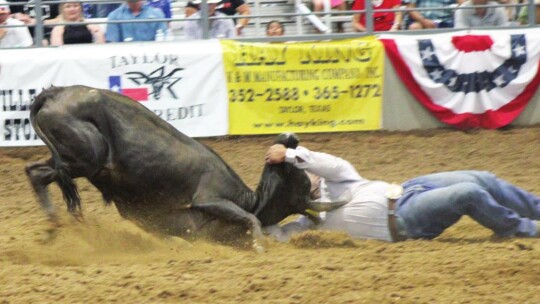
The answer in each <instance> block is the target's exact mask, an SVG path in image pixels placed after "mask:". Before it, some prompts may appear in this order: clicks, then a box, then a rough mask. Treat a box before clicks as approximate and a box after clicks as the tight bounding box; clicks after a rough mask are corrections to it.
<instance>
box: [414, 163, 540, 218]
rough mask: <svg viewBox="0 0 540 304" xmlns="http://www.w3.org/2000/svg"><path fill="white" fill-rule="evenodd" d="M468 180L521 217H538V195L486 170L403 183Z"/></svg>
mask: <svg viewBox="0 0 540 304" xmlns="http://www.w3.org/2000/svg"><path fill="white" fill-rule="evenodd" d="M462 182H470V183H475V184H477V185H479V186H481V187H482V188H483V189H484V190H486V191H487V192H488V193H489V194H490V195H491V196H492V197H493V199H494V200H495V201H496V202H497V203H498V204H499V205H501V206H504V207H507V208H509V209H512V210H514V211H515V212H517V213H518V214H519V215H520V216H521V217H526V218H529V219H535V220H539V219H540V197H538V196H537V195H535V194H533V193H530V192H527V191H525V190H523V189H521V188H519V187H517V186H514V185H512V184H510V183H509V182H507V181H505V180H502V179H500V178H498V177H497V176H495V175H494V174H493V173H490V172H486V171H450V172H441V173H435V174H430V175H424V176H420V177H417V178H414V179H412V180H410V181H408V182H407V183H405V184H409V183H411V184H420V185H423V184H427V185H432V186H434V187H435V188H439V187H447V186H450V185H454V184H458V183H462ZM405 187H406V186H405Z"/></svg>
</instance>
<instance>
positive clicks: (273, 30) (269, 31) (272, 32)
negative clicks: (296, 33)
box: [266, 20, 285, 37]
mask: <svg viewBox="0 0 540 304" xmlns="http://www.w3.org/2000/svg"><path fill="white" fill-rule="evenodd" d="M283 35H285V28H284V27H283V24H281V22H279V21H278V20H272V21H270V22H268V23H267V24H266V36H269V37H275V36H283Z"/></svg>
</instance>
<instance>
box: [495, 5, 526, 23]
mask: <svg viewBox="0 0 540 304" xmlns="http://www.w3.org/2000/svg"><path fill="white" fill-rule="evenodd" d="M496 1H497V2H498V3H499V4H503V5H506V4H518V3H521V2H522V0H496ZM504 10H505V12H506V19H507V20H508V24H509V25H518V22H515V21H516V20H517V16H518V11H519V8H518V7H515V6H508V7H504Z"/></svg>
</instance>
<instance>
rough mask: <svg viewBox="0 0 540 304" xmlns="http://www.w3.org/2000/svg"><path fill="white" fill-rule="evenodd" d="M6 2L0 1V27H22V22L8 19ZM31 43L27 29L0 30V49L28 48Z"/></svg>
mask: <svg viewBox="0 0 540 304" xmlns="http://www.w3.org/2000/svg"><path fill="white" fill-rule="evenodd" d="M10 13H11V11H10V9H9V5H8V3H7V2H5V1H2V0H0V25H24V23H23V22H21V21H19V20H16V19H13V18H11V17H10ZM32 43H33V41H32V36H31V35H30V31H29V30H28V28H27V27H2V28H0V48H8V47H28V46H31V45H32Z"/></svg>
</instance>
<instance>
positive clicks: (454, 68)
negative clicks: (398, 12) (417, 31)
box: [381, 29, 540, 129]
mask: <svg viewBox="0 0 540 304" xmlns="http://www.w3.org/2000/svg"><path fill="white" fill-rule="evenodd" d="M381 41H382V42H383V43H384V46H385V49H386V52H387V54H388V56H389V59H390V60H391V62H392V64H393V65H394V69H395V71H396V72H397V74H398V75H399V77H400V78H401V80H402V81H403V83H404V84H405V85H406V86H407V87H408V89H409V90H410V92H411V93H412V94H413V95H414V96H415V97H416V98H417V99H418V101H420V102H421V103H422V105H423V106H424V107H426V108H427V109H428V110H429V111H430V112H431V113H432V114H433V115H434V116H435V117H437V118H438V119H439V120H440V121H442V122H444V123H446V124H449V125H452V126H455V127H457V128H460V129H467V128H479V127H481V128H488V129H495V128H500V127H503V126H506V125H508V124H509V123H511V122H512V121H513V120H514V119H515V118H516V117H517V116H518V115H519V114H520V113H521V112H522V111H523V109H524V108H525V106H526V105H527V103H528V102H529V100H530V99H531V97H532V96H533V95H534V93H535V92H536V89H537V88H538V85H539V83H540V73H539V62H540V36H539V35H538V33H537V30H536V34H535V33H534V30H523V29H521V30H519V32H518V31H510V30H507V31H490V32H489V33H488V32H482V31H466V32H465V31H460V32H453V33H444V34H435V35H434V34H432V35H421V36H410V35H403V36H402V35H382V36H381Z"/></svg>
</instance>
